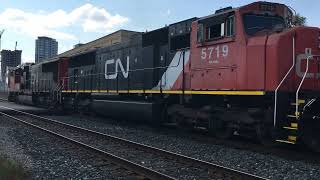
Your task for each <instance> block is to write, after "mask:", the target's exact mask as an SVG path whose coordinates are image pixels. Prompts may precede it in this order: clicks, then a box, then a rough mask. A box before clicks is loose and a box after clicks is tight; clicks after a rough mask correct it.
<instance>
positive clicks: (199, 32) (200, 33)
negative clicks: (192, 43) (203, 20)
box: [197, 24, 204, 43]
mask: <svg viewBox="0 0 320 180" xmlns="http://www.w3.org/2000/svg"><path fill="white" fill-rule="evenodd" d="M203 39H204V37H203V24H199V25H198V29H197V41H198V43H201V42H203Z"/></svg>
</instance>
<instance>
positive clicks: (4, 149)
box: [0, 117, 126, 179]
mask: <svg viewBox="0 0 320 180" xmlns="http://www.w3.org/2000/svg"><path fill="white" fill-rule="evenodd" d="M0 118H1V119H0V128H2V131H0V142H1V143H0V152H1V154H2V155H4V156H6V157H8V158H10V159H14V160H16V161H17V162H20V163H21V164H22V166H23V168H25V169H26V170H27V171H28V174H30V179H126V178H125V176H126V174H123V173H121V172H126V171H125V170H123V169H121V168H120V167H118V166H115V165H113V164H110V163H109V162H106V161H102V160H101V162H97V161H95V157H94V156H95V155H92V154H90V153H88V152H86V151H85V150H84V151H81V150H80V151H79V150H78V149H76V148H78V147H76V146H72V145H70V143H66V142H64V141H62V140H60V139H59V138H56V137H53V136H51V135H48V134H46V133H43V132H41V131H39V130H35V129H33V128H30V127H26V126H25V125H21V124H20V123H15V122H13V121H12V120H8V119H7V118H4V117H0Z"/></svg>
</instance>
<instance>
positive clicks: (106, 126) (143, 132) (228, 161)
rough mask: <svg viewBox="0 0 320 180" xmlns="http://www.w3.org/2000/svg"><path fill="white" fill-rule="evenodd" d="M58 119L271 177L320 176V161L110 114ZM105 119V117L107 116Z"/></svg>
mask: <svg viewBox="0 0 320 180" xmlns="http://www.w3.org/2000/svg"><path fill="white" fill-rule="evenodd" d="M50 118H52V119H55V120H59V121H62V122H66V123H69V124H73V125H77V126H80V127H84V128H88V129H92V130H95V131H99V132H102V133H106V134H110V135H114V136H117V137H121V138H125V139H129V140H132V141H136V142H139V143H143V144H147V145H151V146H154V147H158V148H162V149H165V150H168V151H172V152H175V153H181V154H183V155H187V156H191V157H194V158H198V159H201V160H205V161H209V162H212V163H216V164H219V165H223V166H227V167H230V168H234V169H238V170H241V171H245V172H248V173H252V174H255V175H258V176H262V177H265V178H269V179H290V180H291V179H299V180H301V179H308V180H309V179H315V180H317V179H320V165H315V164H308V163H305V162H300V161H291V160H287V159H282V158H279V157H277V156H273V155H266V154H260V153H256V152H251V151H246V150H239V149H233V148H228V147H225V146H223V145H216V144H213V143H204V142H198V141H194V140H191V139H190V138H188V137H185V138H184V137H180V136H179V137H178V136H176V135H174V133H173V134H170V133H166V132H164V131H163V132H162V131H158V130H155V129H153V128H151V127H148V126H142V125H136V126H132V125H130V126H126V125H124V124H123V123H120V124H119V123H116V122H115V121H114V120H112V121H108V120H107V118H96V117H95V118H94V117H87V116H64V117H62V116H56V117H50ZM103 119H105V120H103Z"/></svg>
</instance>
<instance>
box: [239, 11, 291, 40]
mask: <svg viewBox="0 0 320 180" xmlns="http://www.w3.org/2000/svg"><path fill="white" fill-rule="evenodd" d="M243 20H244V27H245V30H246V33H247V34H248V35H254V34H255V33H257V32H259V31H262V30H273V29H274V28H275V27H283V28H284V27H286V24H285V21H284V19H283V18H282V17H280V16H266V15H256V14H246V15H244V17H243Z"/></svg>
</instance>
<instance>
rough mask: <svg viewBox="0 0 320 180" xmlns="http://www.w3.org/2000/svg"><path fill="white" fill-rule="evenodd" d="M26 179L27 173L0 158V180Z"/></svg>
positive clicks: (17, 165) (9, 161)
mask: <svg viewBox="0 0 320 180" xmlns="http://www.w3.org/2000/svg"><path fill="white" fill-rule="evenodd" d="M20 179H21V180H22V179H27V173H26V171H25V170H24V169H23V168H22V166H21V165H20V164H18V163H16V162H15V161H12V160H9V159H6V158H2V157H0V180H20Z"/></svg>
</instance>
